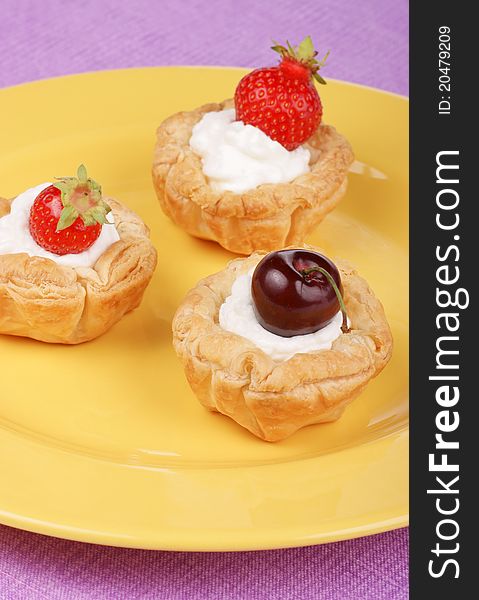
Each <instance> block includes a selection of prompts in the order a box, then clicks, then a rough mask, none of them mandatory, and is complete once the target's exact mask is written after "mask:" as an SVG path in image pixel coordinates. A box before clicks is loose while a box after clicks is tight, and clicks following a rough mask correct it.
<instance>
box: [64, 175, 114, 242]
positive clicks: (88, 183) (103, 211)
mask: <svg viewBox="0 0 479 600" xmlns="http://www.w3.org/2000/svg"><path fill="white" fill-rule="evenodd" d="M57 179H58V182H57V183H54V184H53V185H54V187H56V188H57V190H60V192H61V201H62V204H63V210H62V212H61V214H60V218H59V220H58V223H57V231H62V229H66V228H67V227H70V226H71V225H73V223H74V222H75V221H76V220H77V219H78V217H80V218H81V219H82V221H83V223H84V224H85V225H86V226H87V227H88V226H90V225H96V224H97V223H99V224H100V225H104V224H105V223H108V221H107V218H106V215H107V214H108V213H109V212H110V211H111V208H110V207H109V206H108V204H107V203H106V202H105V201H104V200H103V198H102V195H101V186H100V185H99V184H98V183H97V182H96V181H94V180H93V179H90V178H89V177H88V173H87V170H86V167H85V165H80V166H79V167H78V171H77V176H76V177H58V178H57Z"/></svg>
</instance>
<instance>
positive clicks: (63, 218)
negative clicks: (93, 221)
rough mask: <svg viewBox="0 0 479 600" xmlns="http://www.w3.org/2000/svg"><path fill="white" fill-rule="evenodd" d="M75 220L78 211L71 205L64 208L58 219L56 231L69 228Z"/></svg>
mask: <svg viewBox="0 0 479 600" xmlns="http://www.w3.org/2000/svg"><path fill="white" fill-rule="evenodd" d="M77 218H78V211H77V210H76V208H75V207H74V206H72V205H69V206H66V207H65V208H64V209H63V210H62V212H61V215H60V218H59V220H58V223H57V231H62V230H63V229H66V228H67V227H70V225H73V223H74V222H75V221H76V220H77Z"/></svg>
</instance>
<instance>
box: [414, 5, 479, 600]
mask: <svg viewBox="0 0 479 600" xmlns="http://www.w3.org/2000/svg"><path fill="white" fill-rule="evenodd" d="M470 6H471V4H470V3H466V2H450V1H449V2H446V1H443V0H436V1H435V2H411V3H410V73H411V75H410V83H411V104H410V209H411V210H410V215H411V217H410V219H411V221H410V223H411V228H410V240H411V242H410V253H411V254H410V258H411V260H410V274H411V296H410V316H411V334H410V335H411V338H410V340H411V343H410V376H411V389H410V391H411V394H410V405H411V462H410V465H411V470H410V472H411V496H410V500H411V502H410V513H411V538H410V540H411V541H410V591H411V593H410V597H411V599H412V600H416V599H417V600H424V599H427V598H434V600H442V599H443V598H444V599H446V598H447V599H448V600H450V599H451V598H453V599H454V600H462V599H466V598H471V597H475V596H476V595H477V592H476V591H475V586H474V580H475V578H476V575H477V574H478V573H479V569H478V567H477V566H476V563H477V560H476V552H475V537H476V535H477V534H478V529H479V527H478V525H477V523H478V518H477V515H476V514H475V513H477V511H479V502H478V501H477V498H476V494H475V489H476V488H477V487H478V486H477V485H476V483H478V482H479V479H478V468H477V466H476V464H475V463H476V460H477V457H478V455H479V451H478V444H479V422H478V420H477V414H478V411H477V405H478V404H479V391H478V388H479V327H478V325H477V319H478V318H479V315H478V314H477V303H476V300H475V293H474V289H475V288H477V285H475V284H476V282H477V280H478V279H479V269H478V267H477V261H478V260H479V252H478V248H479V210H478V207H479V123H478V121H479V116H478V112H479V110H478V108H479V102H478V101H477V95H478V92H477V90H478V88H479V85H478V72H479V64H478V59H477V56H478V54H479V52H478V50H477V43H478V41H479V30H478V29H477V25H476V22H475V19H474V17H473V15H472V10H471V8H467V7H470ZM441 44H442V45H441ZM441 52H442V54H440V53H441ZM440 61H441V62H440ZM438 169H439V170H438ZM448 294H449V295H448ZM441 315H442V316H441ZM428 490H429V492H428ZM471 594H472V595H471Z"/></svg>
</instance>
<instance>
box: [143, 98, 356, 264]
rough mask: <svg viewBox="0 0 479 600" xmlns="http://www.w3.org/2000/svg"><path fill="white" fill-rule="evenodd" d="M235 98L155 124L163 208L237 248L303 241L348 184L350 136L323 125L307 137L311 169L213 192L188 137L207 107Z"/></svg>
mask: <svg viewBox="0 0 479 600" xmlns="http://www.w3.org/2000/svg"><path fill="white" fill-rule="evenodd" d="M232 106H233V101H232V100H226V101H224V102H222V103H220V104H206V105H204V106H201V107H199V108H197V109H196V110H193V111H191V112H180V113H177V114H175V115H173V116H171V117H169V118H168V119H166V120H165V121H164V122H163V123H162V124H161V125H160V127H159V128H158V130H157V141H156V146H155V154H154V161H153V183H154V187H155V190H156V193H157V196H158V199H159V201H160V204H161V206H162V208H163V211H164V212H165V213H166V214H167V215H168V216H169V217H170V218H171V219H172V220H173V221H174V222H175V223H176V224H177V225H179V226H180V227H182V228H183V229H184V230H185V231H187V232H188V233H189V234H191V235H193V236H196V237H200V238H204V239H208V240H215V241H217V242H218V243H219V244H221V245H222V246H223V247H224V248H226V249H227V250H231V251H232V252H237V253H239V254H250V253H251V252H254V251H256V250H273V249H278V248H282V247H284V246H287V245H296V244H302V243H303V242H304V240H305V237H306V236H307V234H308V233H309V232H310V231H312V230H313V229H314V228H315V227H316V225H318V223H320V221H322V219H323V218H324V217H325V216H326V214H327V213H328V212H329V211H331V210H332V209H333V208H334V207H335V206H336V205H337V203H338V202H339V201H340V199H341V198H342V197H343V195H344V193H345V191H346V186H347V172H348V169H349V166H350V165H351V163H352V161H353V158H354V157H353V152H352V150H351V146H350V145H349V142H348V141H347V140H346V139H345V138H344V137H343V136H342V135H340V134H339V133H338V132H337V131H336V130H335V129H334V127H331V126H329V125H321V126H320V127H319V128H318V130H317V132H316V133H315V134H314V135H313V136H312V137H311V138H310V139H309V140H308V143H307V144H305V146H306V147H307V148H308V149H309V150H310V152H311V164H310V167H311V171H310V172H309V173H306V174H305V175H302V176H300V177H297V178H296V179H294V180H293V181H292V182H290V183H282V184H264V185H260V186H258V187H257V188H255V189H253V190H249V191H247V192H244V193H242V194H234V193H232V192H219V193H218V192H214V191H213V190H212V188H211V187H210V185H209V184H208V180H207V178H206V176H205V175H204V174H203V171H202V165H201V158H200V157H199V156H197V155H196V154H195V153H194V152H193V151H192V150H191V148H190V146H189V141H190V137H191V133H192V129H193V126H194V125H195V124H196V123H197V122H198V121H199V120H200V119H201V118H202V117H203V115H204V114H205V113H207V112H211V111H219V110H223V109H224V108H231V107H232Z"/></svg>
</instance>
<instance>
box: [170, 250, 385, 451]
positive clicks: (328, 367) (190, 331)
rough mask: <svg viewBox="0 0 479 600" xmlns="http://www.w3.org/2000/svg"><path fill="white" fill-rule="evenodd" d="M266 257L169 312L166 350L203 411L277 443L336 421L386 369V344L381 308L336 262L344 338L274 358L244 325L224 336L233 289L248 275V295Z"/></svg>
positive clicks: (245, 263)
mask: <svg viewBox="0 0 479 600" xmlns="http://www.w3.org/2000/svg"><path fill="white" fill-rule="evenodd" d="M304 251H305V252H306V253H307V254H308V255H309V254H311V252H312V250H308V249H306V250H304V249H295V250H291V251H289V252H290V253H293V255H294V256H296V253H300V254H301V253H304ZM281 252H283V251H281ZM281 252H279V253H272V255H273V254H278V255H279V254H281ZM314 254H317V253H314ZM270 256H271V255H265V253H255V254H253V255H251V256H250V257H248V258H243V259H236V260H234V261H232V262H230V263H229V265H228V266H227V267H226V268H225V269H224V270H223V271H220V272H219V273H216V274H214V275H211V276H210V277H207V278H206V279H204V280H202V281H200V282H199V283H198V284H197V285H196V287H195V288H193V289H192V290H191V291H190V292H189V293H188V294H187V296H186V298H185V299H184V301H183V303H182V304H181V305H180V307H179V308H178V310H177V312H176V315H175V317H174V320H173V343H174V347H175V350H176V352H177V354H178V356H179V358H180V359H181V361H182V363H183V365H184V369H185V373H186V377H187V379H188V382H189V384H190V386H191V388H192V390H193V392H194V393H195V394H196V396H197V397H198V399H199V401H200V402H201V403H202V404H203V405H204V406H205V407H206V408H207V409H209V410H211V411H217V412H220V413H222V414H224V415H227V416H229V417H230V418H232V419H233V420H234V421H236V422H237V423H239V424H240V425H242V426H243V427H245V428H246V429H248V430H249V431H251V432H252V433H253V434H255V435H256V436H258V437H259V438H261V439H263V440H267V441H278V440H283V439H285V438H287V437H288V436H290V435H291V434H293V433H294V432H295V431H297V430H298V429H300V428H301V427H304V426H306V425H311V424H316V423H323V422H327V421H334V420H336V419H338V418H339V417H340V416H341V414H342V413H343V411H344V409H345V407H346V406H347V405H348V404H349V403H350V402H351V401H352V400H354V399H355V398H356V397H357V396H358V395H359V394H360V393H361V392H362V391H363V390H364V388H365V386H366V385H367V383H368V382H369V381H370V380H371V379H372V378H373V377H375V376H376V375H377V374H378V373H379V372H380V371H381V370H382V369H383V367H384V366H385V365H386V363H387V362H388V360H389V358H390V356H391V352H392V337H391V332H390V329H389V326H388V323H387V320H386V317H385V314H384V310H383V307H382V305H381V303H380V301H379V300H378V299H377V298H376V296H375V295H374V293H373V292H372V290H371V289H370V287H369V286H368V284H367V282H366V281H365V280H364V279H363V278H362V277H360V276H359V275H358V273H357V272H356V271H355V270H354V268H352V267H351V266H350V265H348V264H347V263H344V262H339V261H338V262H337V263H336V264H337V267H338V270H339V273H340V280H341V282H340V284H339V286H341V283H342V288H341V289H342V298H343V301H344V304H343V306H344V307H345V309H346V311H347V317H348V319H349V320H348V323H349V328H348V327H346V328H344V327H343V330H344V331H345V333H343V332H342V330H340V329H338V330H337V332H336V334H335V335H334V336H333V338H334V339H333V341H332V342H331V343H329V344H326V348H323V349H319V350H314V349H309V350H305V351H303V352H301V350H299V351H298V350H296V353H295V354H293V355H292V356H290V357H288V358H286V359H278V358H277V357H275V356H274V355H273V356H272V355H271V353H270V352H266V351H264V350H263V349H261V348H260V347H259V346H258V345H257V344H256V343H255V342H254V341H252V340H251V339H248V337H247V336H248V334H247V333H246V332H245V330H246V327H245V326H244V324H243V325H242V324H240V325H239V327H238V328H237V332H232V331H229V330H226V329H225V328H223V327H222V325H221V324H220V320H221V316H222V310H223V307H224V306H225V305H226V304H227V302H226V303H225V301H226V300H227V298H228V297H232V296H231V295H232V288H233V291H234V287H233V286H234V285H236V283H235V282H239V281H240V279H241V277H242V276H243V277H244V276H245V274H248V273H250V274H251V271H252V270H254V275H253V277H252V279H251V278H250V281H252V282H253V284H252V285H253V288H252V289H253V291H254V286H255V285H256V284H255V277H256V273H258V271H259V269H260V267H261V265H266V264H267V259H268V260H269V257H270ZM319 256H321V255H319ZM313 258H314V257H313ZM323 258H324V257H323ZM260 261H261V264H260V265H259V266H258V263H260ZM309 264H311V263H309ZM330 264H332V263H330ZM256 281H259V279H256ZM264 281H267V278H266V279H265V280H264ZM323 283H324V281H323V282H322V283H321V282H320V284H319V285H320V287H321V286H322V285H323ZM250 285H251V284H250ZM293 287H294V286H293ZM296 289H297V288H296ZM255 298H256V301H257V297H255ZM259 306H260V305H259V304H257V307H259ZM234 310H236V312H238V307H237V306H236V308H235V309H234ZM291 310H293V309H291V307H290V308H289V309H287V310H286V312H284V313H283V315H288V314H291ZM329 317H330V315H329ZM329 317H328V318H329ZM343 317H344V315H343ZM284 318H285V319H286V318H287V317H286V316H284ZM330 325H332V322H331V324H330ZM330 325H328V327H330ZM290 326H291V325H288V327H290ZM343 326H344V318H343ZM325 329H326V328H325ZM238 332H241V333H244V335H245V336H246V337H243V335H240V334H239V333H238ZM290 333H291V331H289V334H290ZM308 337H309V336H308V335H304V336H303V335H301V336H297V337H296V338H294V339H295V340H296V341H298V340H299V344H300V345H299V347H300V348H301V347H302V346H304V347H307V346H306V342H307V339H306V338H308ZM302 339H304V343H303V342H302Z"/></svg>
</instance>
